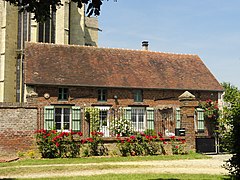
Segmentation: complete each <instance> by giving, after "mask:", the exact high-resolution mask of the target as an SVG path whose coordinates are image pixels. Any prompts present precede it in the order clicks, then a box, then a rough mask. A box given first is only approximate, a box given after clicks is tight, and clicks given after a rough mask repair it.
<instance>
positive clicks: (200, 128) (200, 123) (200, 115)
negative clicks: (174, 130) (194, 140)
mask: <svg viewBox="0 0 240 180" xmlns="http://www.w3.org/2000/svg"><path fill="white" fill-rule="evenodd" d="M196 113H197V132H204V130H205V125H204V122H205V121H204V109H201V108H197V109H196Z"/></svg>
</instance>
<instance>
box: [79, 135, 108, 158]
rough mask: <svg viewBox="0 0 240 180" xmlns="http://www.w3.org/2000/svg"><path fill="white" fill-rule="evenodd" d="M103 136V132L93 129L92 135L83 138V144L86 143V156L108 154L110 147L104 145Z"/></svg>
mask: <svg viewBox="0 0 240 180" xmlns="http://www.w3.org/2000/svg"><path fill="white" fill-rule="evenodd" d="M102 137H103V133H102V132H97V131H93V132H91V137H89V138H86V139H83V140H82V144H85V149H84V151H83V153H84V156H103V155H107V154H108V149H107V148H106V147H105V146H104V143H103V139H102Z"/></svg>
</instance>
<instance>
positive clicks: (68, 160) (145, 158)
mask: <svg viewBox="0 0 240 180" xmlns="http://www.w3.org/2000/svg"><path fill="white" fill-rule="evenodd" d="M204 158H205V159H207V158H209V157H208V156H206V155H203V154H198V153H190V154H186V155H159V156H128V157H119V156H116V157H106V156H103V157H86V158H57V159H21V160H18V161H15V162H10V163H0V167H6V166H26V165H44V164H82V163H102V162H126V161H154V160H156V161H157V160H177V159H204Z"/></svg>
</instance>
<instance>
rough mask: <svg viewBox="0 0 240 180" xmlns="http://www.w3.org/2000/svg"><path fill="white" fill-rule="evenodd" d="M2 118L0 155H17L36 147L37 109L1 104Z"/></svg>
mask: <svg viewBox="0 0 240 180" xmlns="http://www.w3.org/2000/svg"><path fill="white" fill-rule="evenodd" d="M0 117H1V118H0V155H4V154H15V153H16V152H18V151H26V150H27V149H29V148H32V147H34V146H35V143H34V131H35V130H36V129H37V108H36V107H33V106H28V105H26V104H25V105H21V104H19V103H11V104H10V103H0Z"/></svg>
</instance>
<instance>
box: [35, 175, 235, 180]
mask: <svg viewBox="0 0 240 180" xmlns="http://www.w3.org/2000/svg"><path fill="white" fill-rule="evenodd" d="M40 179H45V178H39V179H34V180H40ZM46 179H49V180H55V179H58V180H66V179H71V180H78V179H81V180H96V179H97V180H110V179H111V180H121V179H123V180H125V179H128V180H139V179H141V180H194V179H197V180H230V179H231V178H230V177H229V176H224V175H208V174H104V175H94V176H79V177H57V178H46Z"/></svg>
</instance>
